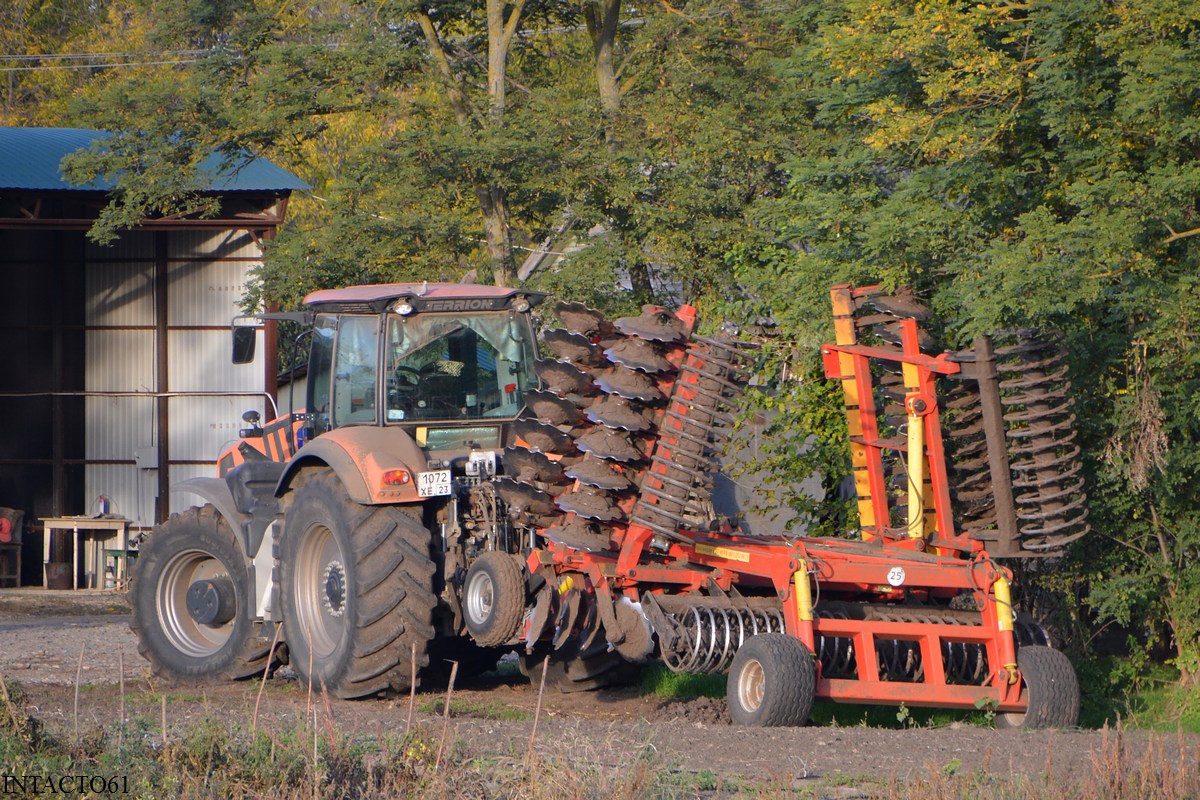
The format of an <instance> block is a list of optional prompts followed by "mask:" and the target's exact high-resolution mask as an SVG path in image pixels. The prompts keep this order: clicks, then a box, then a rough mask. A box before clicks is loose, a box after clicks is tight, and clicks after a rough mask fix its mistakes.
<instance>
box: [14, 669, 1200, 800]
mask: <svg viewBox="0 0 1200 800" xmlns="http://www.w3.org/2000/svg"><path fill="white" fill-rule="evenodd" d="M0 703H2V704H3V706H4V708H0V765H2V771H3V773H4V774H6V775H17V776H20V775H106V776H113V775H120V776H126V778H127V785H128V793H117V794H113V795H112V796H114V797H125V798H129V797H135V798H141V797H145V798H161V797H171V798H181V799H183V800H192V799H193V798H195V800H201V799H202V798H203V799H204V800H207V799H208V798H220V800H228V799H229V798H261V799H262V800H274V799H275V798H279V800H284V799H285V798H287V799H289V800H290V799H291V798H314V800H341V799H342V798H346V799H347V800H351V799H356V798H380V797H403V798H416V799H417V800H424V799H425V798H429V799H430V800H432V799H433V798H446V797H461V798H513V799H514V800H642V798H646V799H647V800H649V799H650V798H656V799H657V798H783V797H788V798H791V797H799V798H814V799H817V798H839V800H842V799H846V800H848V799H849V798H879V799H880V800H882V799H884V798H887V800H916V798H921V800H951V799H954V800H957V799H958V798H977V797H987V798H989V800H1026V799H1029V800H1035V799H1036V800H1134V798H1136V799H1137V800H1184V798H1196V797H1200V773H1198V772H1197V755H1198V754H1197V752H1195V751H1194V749H1193V750H1189V749H1188V745H1187V744H1186V742H1185V739H1184V737H1183V736H1182V735H1179V736H1174V737H1173V736H1165V737H1163V736H1159V737H1158V738H1155V739H1153V740H1152V742H1151V745H1150V746H1148V747H1142V746H1140V745H1139V747H1137V748H1136V754H1135V753H1134V752H1133V750H1134V749H1133V748H1130V747H1129V746H1128V743H1127V741H1128V736H1127V734H1126V733H1125V732H1124V731H1123V730H1122V729H1121V728H1120V727H1117V728H1112V729H1105V730H1104V731H1102V733H1101V737H1100V740H1099V743H1098V745H1097V747H1096V749H1095V750H1094V751H1093V752H1092V754H1091V761H1090V764H1088V765H1087V766H1088V769H1087V771H1086V772H1087V774H1086V775H1085V776H1084V777H1083V778H1078V777H1075V778H1068V777H1065V776H1060V775H1055V774H1054V772H1053V770H1052V768H1051V766H1050V765H1051V764H1052V763H1053V762H1052V759H1051V755H1052V753H1047V756H1046V765H1045V767H1044V768H1043V770H1042V772H1041V774H1039V775H1037V776H1036V777H1023V776H1014V775H1010V774H1007V773H1006V772H999V771H995V770H992V769H985V770H981V771H979V772H977V773H972V774H964V773H962V772H960V771H959V770H958V768H957V765H956V764H955V763H954V762H951V763H950V764H947V765H945V766H944V767H942V768H940V769H937V770H931V771H930V774H928V775H925V776H919V777H915V778H909V779H906V780H903V781H901V780H891V781H882V780H877V779H874V778H871V777H869V776H828V777H825V778H822V779H820V780H814V779H811V778H809V779H806V778H804V777H803V776H795V777H788V776H778V775H776V776H772V777H769V778H763V779H760V780H756V781H751V780H748V779H743V778H731V777H729V776H718V775H715V774H713V773H711V772H708V771H701V772H697V771H693V770H682V769H678V768H675V767H673V765H671V764H669V763H666V762H664V761H663V759H662V758H661V757H660V756H659V753H658V751H657V750H656V748H655V747H654V743H653V741H652V736H651V734H650V732H649V731H648V730H647V731H646V738H645V740H644V742H643V743H642V746H641V747H640V748H638V749H637V751H636V753H635V754H634V755H632V756H630V755H629V754H628V753H629V751H628V750H627V749H623V752H621V753H620V754H618V752H617V751H618V750H621V749H622V748H614V747H610V746H609V745H610V744H611V743H606V741H605V730H604V729H603V728H601V729H597V728H596V727H595V726H594V725H593V726H584V725H581V726H580V728H579V729H578V730H572V729H567V730H565V731H564V730H559V731H558V732H557V733H556V736H557V739H556V742H557V743H558V744H561V743H562V742H561V740H562V738H563V737H564V736H566V737H573V736H579V737H584V736H588V737H591V738H589V739H588V742H587V744H588V746H587V747H576V748H572V750H571V751H572V752H576V753H583V754H584V755H580V756H577V757H574V758H571V759H566V758H561V757H558V756H556V755H554V754H555V753H557V752H561V750H560V749H559V748H558V747H556V746H555V745H556V742H547V741H542V740H541V739H540V738H539V740H538V741H537V742H536V743H535V744H536V747H534V748H530V749H528V750H527V749H526V743H525V742H524V741H523V740H522V741H521V742H514V745H513V748H512V749H511V750H510V752H509V753H508V754H506V755H502V756H495V755H491V756H480V755H478V754H472V753H471V752H468V751H467V750H466V749H465V746H464V745H463V744H462V743H461V742H459V741H457V740H456V739H455V737H454V734H453V724H452V723H451V722H450V720H451V718H450V717H443V719H440V720H437V721H429V722H427V723H424V724H414V725H413V726H412V728H411V730H409V731H408V732H407V733H405V734H401V733H400V732H401V731H403V730H404V725H403V723H400V722H398V724H397V733H396V734H394V735H393V734H387V735H376V736H369V735H362V734H357V733H356V734H350V733H347V732H346V731H345V730H344V729H343V728H342V726H340V725H339V723H338V721H337V720H335V719H334V716H333V714H332V713H331V711H330V706H329V704H328V702H327V698H324V697H314V702H313V703H312V704H311V706H310V707H309V713H308V714H307V715H306V716H305V717H304V718H300V719H292V720H289V721H287V722H282V723H275V724H273V725H268V724H264V722H263V720H262V719H261V718H259V719H257V720H255V719H253V712H252V710H251V709H250V708H247V713H246V720H245V723H244V724H234V725H231V724H229V723H228V721H227V720H218V719H217V718H215V717H205V718H202V719H200V720H199V721H196V722H193V723H190V724H188V725H186V726H182V725H177V726H172V727H171V728H170V729H169V730H168V729H167V728H166V723H167V721H168V719H169V718H170V717H171V716H172V715H171V714H170V709H169V707H168V704H169V700H167V699H166V696H165V695H164V698H163V701H162V709H161V711H162V721H161V722H160V720H159V719H157V718H155V719H153V720H150V719H147V718H145V717H142V716H134V717H133V718H132V719H131V720H128V721H126V722H124V723H123V724H122V723H121V722H119V721H117V722H113V723H110V724H107V725H99V726H94V727H92V728H90V729H83V730H80V731H79V734H78V736H70V735H69V733H68V734H67V735H63V736H56V735H53V734H51V733H48V732H47V731H46V729H45V728H44V726H43V725H42V724H41V723H40V722H39V720H38V719H37V718H36V716H35V715H34V714H31V713H30V710H29V709H28V708H27V707H26V706H25V704H24V701H23V698H22V693H21V690H20V687H19V686H13V685H12V684H6V683H4V682H3V680H2V676H0ZM154 711H155V712H158V711H159V709H158V708H155V709H154ZM151 716H152V717H158V716H159V714H158V713H154V714H152V715H151ZM256 722H257V725H256V724H255V723H256ZM448 724H449V725H450V728H449V731H450V733H449V735H448V736H446V735H445V734H444V733H443V731H444V730H446V728H445V726H447V725H448ZM608 734H609V735H612V734H613V731H612V730H609V731H608ZM5 788H6V791H5V795H6V796H13V797H22V796H26V797H34V796H39V797H40V796H43V795H44V792H39V793H35V792H33V791H31V790H30V788H26V789H25V790H24V792H23V793H22V791H20V790H13V789H14V787H13V786H11V785H10V786H7V787H5ZM90 796H105V795H103V794H100V795H90Z"/></svg>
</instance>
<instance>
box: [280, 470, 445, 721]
mask: <svg viewBox="0 0 1200 800" xmlns="http://www.w3.org/2000/svg"><path fill="white" fill-rule="evenodd" d="M419 514H420V508H419V507H416V508H411V509H410V508H406V507H399V506H366V505H362V504H360V503H356V502H354V501H353V500H351V499H350V498H349V496H347V494H346V490H345V488H344V487H343V486H342V483H341V481H340V480H339V479H338V477H337V475H336V474H334V472H333V471H331V470H324V471H322V472H319V473H317V474H315V475H313V476H312V477H311V478H309V479H308V480H306V481H305V482H304V483H303V484H301V486H300V488H299V489H297V490H296V494H295V498H294V502H292V504H291V507H290V509H289V510H288V512H287V519H286V527H285V533H284V536H283V546H282V550H281V553H280V584H281V589H282V592H281V594H282V598H281V607H282V610H283V627H284V635H285V636H286V638H287V640H288V646H289V652H290V654H291V664H292V667H293V668H294V669H295V670H296V672H297V673H299V675H300V677H301V679H302V680H305V681H311V682H312V685H313V686H314V687H315V688H317V689H318V690H319V689H322V688H324V689H327V690H328V691H329V692H330V693H331V694H333V695H334V696H335V697H341V698H353V697H365V696H367V695H371V694H375V693H377V692H381V691H385V690H389V689H396V690H399V689H405V688H407V687H408V686H409V685H410V682H411V670H412V668H411V659H412V648H413V647H415V648H416V651H417V668H418V669H420V668H422V667H424V666H425V665H426V664H427V663H428V661H429V657H428V654H427V649H428V645H429V640H430V639H432V638H433V634H434V629H433V609H434V606H435V605H436V603H437V598H436V597H435V596H434V594H433V572H434V565H433V560H432V558H431V556H430V536H429V531H428V530H427V529H426V528H425V526H424V525H423V524H422V523H421V521H420V519H419Z"/></svg>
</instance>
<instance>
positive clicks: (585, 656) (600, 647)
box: [518, 636, 638, 692]
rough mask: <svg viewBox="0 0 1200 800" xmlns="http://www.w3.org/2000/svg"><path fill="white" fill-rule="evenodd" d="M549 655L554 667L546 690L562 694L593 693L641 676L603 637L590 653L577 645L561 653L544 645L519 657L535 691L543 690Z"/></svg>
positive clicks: (549, 669) (547, 681)
mask: <svg viewBox="0 0 1200 800" xmlns="http://www.w3.org/2000/svg"><path fill="white" fill-rule="evenodd" d="M547 655H549V656H550V666H549V668H548V669H547V670H546V688H547V689H554V690H556V691H559V692H589V691H592V690H594V689H603V688H604V687H606V686H620V685H624V684H627V683H629V682H631V680H633V679H635V678H634V676H635V675H636V674H637V672H638V670H637V667H636V666H635V665H633V664H630V663H629V662H628V661H626V660H625V659H623V658H621V656H620V655H619V654H617V653H615V652H613V651H611V650H609V649H608V642H606V641H604V637H603V636H600V637H597V639H596V641H595V642H594V643H593V644H592V645H591V646H590V647H588V648H586V649H582V648H580V647H579V645H578V643H577V642H576V641H570V642H568V643H567V644H565V645H563V647H562V648H561V649H559V650H554V649H553V648H552V647H551V646H550V645H548V644H544V643H543V644H539V645H537V646H536V647H534V649H533V652H532V653H521V654H520V656H519V657H518V665H519V666H520V669H521V674H523V675H525V677H527V678H529V682H530V684H532V685H533V687H534V688H535V689H536V688H538V687H539V686H541V683H542V667H543V665H544V664H545V663H546V656H547Z"/></svg>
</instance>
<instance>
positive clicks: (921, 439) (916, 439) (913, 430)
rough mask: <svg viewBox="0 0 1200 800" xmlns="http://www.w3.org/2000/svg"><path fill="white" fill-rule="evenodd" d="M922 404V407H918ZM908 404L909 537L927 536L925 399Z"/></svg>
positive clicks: (920, 537) (913, 400)
mask: <svg viewBox="0 0 1200 800" xmlns="http://www.w3.org/2000/svg"><path fill="white" fill-rule="evenodd" d="M918 404H920V406H921V408H918V407H917V406H918ZM905 405H907V406H908V538H910V539H924V538H925V418H924V416H923V415H922V414H921V413H920V412H921V411H922V410H923V407H924V405H925V404H924V401H922V400H920V399H919V398H918V399H911V400H909V401H908V402H907V403H906V404H905Z"/></svg>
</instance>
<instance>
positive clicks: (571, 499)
mask: <svg viewBox="0 0 1200 800" xmlns="http://www.w3.org/2000/svg"><path fill="white" fill-rule="evenodd" d="M555 502H556V503H557V504H558V507H559V508H561V509H562V510H563V511H570V512H571V513H572V514H575V515H576V516H578V517H582V518H583V519H594V520H596V521H597V522H617V521H618V520H622V519H624V518H625V512H624V511H622V510H621V509H620V507H619V506H618V505H617V504H616V503H615V502H613V499H612V497H611V496H610V495H609V494H608V492H606V491H604V490H603V489H597V488H595V487H592V486H583V487H580V489H579V490H578V491H574V492H567V493H566V494H561V495H559V496H558V497H557V498H556V499H555Z"/></svg>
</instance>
